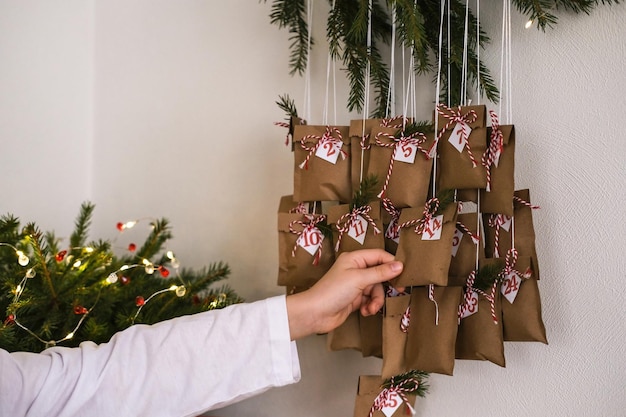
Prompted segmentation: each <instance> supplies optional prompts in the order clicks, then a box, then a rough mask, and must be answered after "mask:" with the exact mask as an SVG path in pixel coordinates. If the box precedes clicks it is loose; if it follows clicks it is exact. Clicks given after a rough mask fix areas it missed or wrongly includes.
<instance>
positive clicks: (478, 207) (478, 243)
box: [476, 189, 483, 272]
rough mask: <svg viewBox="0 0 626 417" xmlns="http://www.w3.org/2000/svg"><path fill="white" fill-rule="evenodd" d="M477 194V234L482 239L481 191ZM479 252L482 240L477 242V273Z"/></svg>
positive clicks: (477, 191) (478, 190)
mask: <svg viewBox="0 0 626 417" xmlns="http://www.w3.org/2000/svg"><path fill="white" fill-rule="evenodd" d="M476 194H477V195H478V197H477V199H476V233H477V234H478V235H479V239H480V237H481V236H482V235H483V233H481V230H480V219H481V218H482V216H481V214H480V189H477V190H476ZM479 251H480V240H479V241H478V242H476V271H477V272H478V258H479V254H480V252H479Z"/></svg>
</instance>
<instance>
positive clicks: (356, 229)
mask: <svg viewBox="0 0 626 417" xmlns="http://www.w3.org/2000/svg"><path fill="white" fill-rule="evenodd" d="M366 232H367V220H365V219H364V218H363V217H362V216H360V215H358V216H356V219H354V221H353V222H352V223H351V224H350V230H348V236H350V237H351V238H352V239H354V240H356V241H357V242H359V243H360V244H361V245H362V244H363V242H365V233H366Z"/></svg>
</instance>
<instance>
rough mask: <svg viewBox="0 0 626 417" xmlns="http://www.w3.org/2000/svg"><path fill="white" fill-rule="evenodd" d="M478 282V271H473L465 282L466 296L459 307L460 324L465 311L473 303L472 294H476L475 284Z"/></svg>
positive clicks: (464, 295)
mask: <svg viewBox="0 0 626 417" xmlns="http://www.w3.org/2000/svg"><path fill="white" fill-rule="evenodd" d="M475 281H476V270H473V271H472V272H471V273H470V274H469V276H468V277H467V280H466V282H465V294H463V303H461V305H460V306H459V323H460V322H461V317H462V315H463V310H465V308H467V306H469V305H470V304H471V302H472V292H474V282H475Z"/></svg>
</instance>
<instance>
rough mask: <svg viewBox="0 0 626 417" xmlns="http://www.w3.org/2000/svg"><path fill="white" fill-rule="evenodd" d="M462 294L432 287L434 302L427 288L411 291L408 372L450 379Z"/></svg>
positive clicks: (449, 288)
mask: <svg viewBox="0 0 626 417" xmlns="http://www.w3.org/2000/svg"><path fill="white" fill-rule="evenodd" d="M462 293H463V288H462V287H434V289H433V299H434V302H433V301H432V300H430V299H429V288H428V287H415V288H413V289H412V291H411V318H410V324H409V327H408V336H407V342H406V350H405V361H406V366H407V368H409V369H420V370H422V371H425V372H434V373H438V374H445V375H452V372H453V370H454V356H455V344H456V336H457V330H458V312H459V304H460V303H461V295H462ZM435 302H436V304H435Z"/></svg>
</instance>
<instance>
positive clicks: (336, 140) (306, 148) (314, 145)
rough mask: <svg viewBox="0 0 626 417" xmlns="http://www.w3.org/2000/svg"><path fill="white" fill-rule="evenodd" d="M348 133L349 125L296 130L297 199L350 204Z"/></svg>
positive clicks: (296, 128) (295, 188)
mask: <svg viewBox="0 0 626 417" xmlns="http://www.w3.org/2000/svg"><path fill="white" fill-rule="evenodd" d="M348 134H349V128H348V127H347V126H309V125H298V126H296V127H295V129H294V137H293V138H294V142H295V149H294V192H293V194H294V199H295V200H297V201H342V202H348V201H350V198H351V196H352V187H351V183H350V181H351V179H350V171H351V161H350V137H349V136H348Z"/></svg>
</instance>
